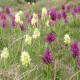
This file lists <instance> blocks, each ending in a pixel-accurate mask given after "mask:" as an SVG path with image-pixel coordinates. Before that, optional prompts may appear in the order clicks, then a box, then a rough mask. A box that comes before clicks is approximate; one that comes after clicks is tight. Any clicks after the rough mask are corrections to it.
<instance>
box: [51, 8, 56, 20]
mask: <svg viewBox="0 0 80 80" xmlns="http://www.w3.org/2000/svg"><path fill="white" fill-rule="evenodd" d="M50 17H51V19H52V20H54V21H56V17H57V13H56V9H52V10H51V13H50Z"/></svg>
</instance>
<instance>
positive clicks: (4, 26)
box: [2, 20, 7, 28]
mask: <svg viewBox="0 0 80 80" xmlns="http://www.w3.org/2000/svg"><path fill="white" fill-rule="evenodd" d="M6 25H7V23H6V20H3V21H2V26H3V28H6Z"/></svg>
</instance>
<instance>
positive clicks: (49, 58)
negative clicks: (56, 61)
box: [42, 49, 53, 64]
mask: <svg viewBox="0 0 80 80" xmlns="http://www.w3.org/2000/svg"><path fill="white" fill-rule="evenodd" d="M42 59H43V62H44V63H45V64H50V63H51V62H52V61H53V56H52V54H51V53H50V50H49V49H46V50H45V52H44V54H43V56H42Z"/></svg>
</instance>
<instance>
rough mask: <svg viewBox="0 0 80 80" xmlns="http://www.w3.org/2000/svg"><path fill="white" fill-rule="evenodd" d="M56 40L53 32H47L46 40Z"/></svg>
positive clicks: (50, 41)
mask: <svg viewBox="0 0 80 80" xmlns="http://www.w3.org/2000/svg"><path fill="white" fill-rule="evenodd" d="M54 40H55V36H54V34H53V33H52V32H50V33H49V34H47V36H46V42H48V43H52V42H53V41H54Z"/></svg>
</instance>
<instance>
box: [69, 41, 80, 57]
mask: <svg viewBox="0 0 80 80" xmlns="http://www.w3.org/2000/svg"><path fill="white" fill-rule="evenodd" d="M70 50H71V54H72V56H73V57H74V58H75V57H76V56H78V54H79V48H78V43H77V42H76V41H75V42H73V43H72V44H71V46H70Z"/></svg>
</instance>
